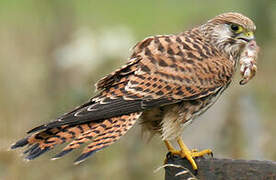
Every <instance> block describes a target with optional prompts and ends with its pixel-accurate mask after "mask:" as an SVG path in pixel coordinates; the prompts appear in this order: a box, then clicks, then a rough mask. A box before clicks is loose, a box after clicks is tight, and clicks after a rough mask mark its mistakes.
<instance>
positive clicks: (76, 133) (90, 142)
mask: <svg viewBox="0 0 276 180" xmlns="http://www.w3.org/2000/svg"><path fill="white" fill-rule="evenodd" d="M255 29H256V27H255V24H254V22H253V21H252V20H251V19H249V18H248V17H246V16H244V15H242V14H240V13H235V12H229V13H224V14H220V15H218V16H216V17H214V18H212V19H210V20H208V21H206V22H205V23H204V24H201V25H199V26H196V27H194V28H191V29H188V30H186V31H183V32H180V33H177V34H170V35H156V36H151V37H148V38H146V39H144V40H142V41H140V42H138V43H137V44H136V45H135V46H134V48H133V51H132V55H131V56H130V58H129V59H128V61H127V62H126V64H125V65H123V66H121V67H120V68H118V69H117V70H115V71H113V72H111V73H110V74H108V75H107V76H105V77H104V78H102V79H101V80H100V81H99V82H98V83H97V84H96V87H97V90H98V93H97V94H96V95H95V96H94V97H92V98H90V99H89V100H88V101H87V102H86V103H84V104H82V105H80V106H78V107H76V108H75V109H73V110H72V111H70V112H68V113H66V114H64V115H62V116H60V117H58V118H57V119H55V120H54V121H51V122H48V123H45V124H42V125H40V126H37V127H35V128H33V129H31V130H30V131H28V135H27V136H26V137H25V138H22V139H21V140H19V141H17V142H16V143H15V144H14V145H12V147H11V148H12V149H15V148H21V147H24V146H26V151H25V152H24V154H25V158H26V159H28V160H32V159H35V158H37V157H39V156H40V155H42V154H44V153H45V152H47V151H50V150H52V149H54V148H55V147H56V146H58V145H61V144H67V145H66V146H65V147H64V148H63V150H62V151H61V152H60V153H58V154H57V155H55V156H54V157H53V159H58V158H61V157H63V156H65V155H66V154H68V153H70V152H72V151H74V150H76V149H79V148H81V146H82V145H83V144H86V146H85V148H84V149H83V151H82V153H81V154H80V156H79V157H78V158H77V159H76V160H75V163H76V164H77V163H80V162H82V161H84V160H86V159H87V158H88V157H89V156H91V155H93V154H95V153H96V152H98V151H99V150H102V149H104V148H106V147H108V146H110V145H112V144H113V143H115V142H116V141H118V140H119V139H120V138H121V137H122V136H124V135H125V134H126V133H127V132H128V130H129V129H130V128H131V127H133V126H134V124H135V123H136V122H137V121H140V124H141V125H142V128H143V129H144V130H145V131H148V132H150V133H152V134H159V136H160V140H162V141H164V142H165V145H166V147H167V149H168V151H170V152H171V153H172V154H175V155H179V156H181V157H182V158H187V159H188V160H189V162H190V163H191V165H192V167H193V169H194V170H197V169H198V168H199V167H198V166H197V164H196V162H195V160H194V159H195V158H196V157H200V156H204V155H205V154H209V155H211V154H212V151H211V150H210V149H206V150H202V151H197V150H190V149H189V148H188V147H187V146H186V145H185V144H184V142H183V140H182V133H183V131H184V129H185V127H187V126H188V125H189V124H191V123H192V122H193V120H194V119H196V118H197V117H198V116H200V115H202V114H203V113H204V112H205V111H206V110H207V109H208V108H210V107H211V106H212V105H213V104H214V103H215V102H216V101H217V99H218V98H219V97H220V95H221V94H222V93H223V92H224V91H225V90H226V89H227V88H228V87H229V84H230V83H231V82H232V79H233V75H234V72H235V71H236V64H238V63H239V62H240V63H241V73H242V76H243V80H242V82H241V84H245V83H247V82H248V81H249V80H250V79H251V78H252V77H253V76H254V75H255V73H256V69H257V67H256V58H257V53H258V46H257V44H256V42H255V41H254V39H255V37H254V31H255ZM214 117H216V115H214ZM198 125H200V124H198ZM194 133H197V132H194ZM202 138H205V139H206V140H208V137H202ZM171 141H176V142H177V144H178V148H175V147H174V146H173V145H172V143H171ZM134 157H135V155H134V156H132V159H133V158H134Z"/></svg>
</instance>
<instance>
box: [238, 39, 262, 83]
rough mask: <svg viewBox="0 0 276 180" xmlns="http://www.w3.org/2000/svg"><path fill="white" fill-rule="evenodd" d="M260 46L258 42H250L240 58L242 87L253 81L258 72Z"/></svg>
mask: <svg viewBox="0 0 276 180" xmlns="http://www.w3.org/2000/svg"><path fill="white" fill-rule="evenodd" d="M259 49H260V48H259V46H258V45H257V43H256V41H254V40H252V41H250V42H249V43H248V44H247V45H246V46H245V48H244V50H243V52H242V54H241V57H240V73H241V76H242V80H241V81H240V84H241V85H244V84H246V83H247V82H248V81H249V80H250V79H252V78H253V77H254V76H255V74H256V72H257V58H258V53H259Z"/></svg>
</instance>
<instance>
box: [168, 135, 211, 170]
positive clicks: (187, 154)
mask: <svg viewBox="0 0 276 180" xmlns="http://www.w3.org/2000/svg"><path fill="white" fill-rule="evenodd" d="M177 143H178V145H179V147H180V150H176V149H175V148H174V147H173V146H172V145H171V144H170V143H169V141H167V140H165V144H166V146H167V148H168V150H169V151H170V152H171V153H172V154H174V155H179V156H180V157H182V158H186V159H187V160H188V161H189V162H190V163H191V165H192V167H193V169H194V170H197V169H198V167H197V165H196V163H195V160H194V158H195V157H200V156H204V155H205V154H208V155H212V151H211V150H210V149H206V150H203V151H197V150H189V148H188V147H187V146H186V145H185V144H184V142H183V140H182V139H181V137H178V138H177Z"/></svg>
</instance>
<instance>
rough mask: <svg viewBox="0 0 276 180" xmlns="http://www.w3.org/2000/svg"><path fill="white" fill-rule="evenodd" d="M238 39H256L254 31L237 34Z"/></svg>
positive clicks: (247, 40)
mask: <svg viewBox="0 0 276 180" xmlns="http://www.w3.org/2000/svg"><path fill="white" fill-rule="evenodd" d="M237 39H240V40H243V41H246V42H249V41H251V40H254V39H255V36H254V33H253V32H252V31H248V32H242V33H240V34H239V35H238V36H237Z"/></svg>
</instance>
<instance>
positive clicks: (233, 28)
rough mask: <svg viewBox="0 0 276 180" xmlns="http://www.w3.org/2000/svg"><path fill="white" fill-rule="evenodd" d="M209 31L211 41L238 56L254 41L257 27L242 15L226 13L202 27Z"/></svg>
mask: <svg viewBox="0 0 276 180" xmlns="http://www.w3.org/2000/svg"><path fill="white" fill-rule="evenodd" d="M202 28H204V29H205V30H207V31H208V36H209V38H210V39H211V41H212V42H213V43H214V44H215V45H216V46H217V47H218V48H219V49H224V50H225V51H226V52H227V53H231V54H233V53H234V54H236V53H239V52H240V51H241V49H242V48H243V47H244V46H245V45H246V44H247V43H248V42H249V41H251V40H254V39H255V37H254V31H255V30H256V26H255V24H254V22H253V21H252V20H251V19H249V18H248V17H246V16H244V15H242V14H240V13H233V12H230V13H224V14H221V15H218V16H216V17H215V18H213V19H211V20H209V21H208V22H207V23H206V24H204V25H203V26H202Z"/></svg>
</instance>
